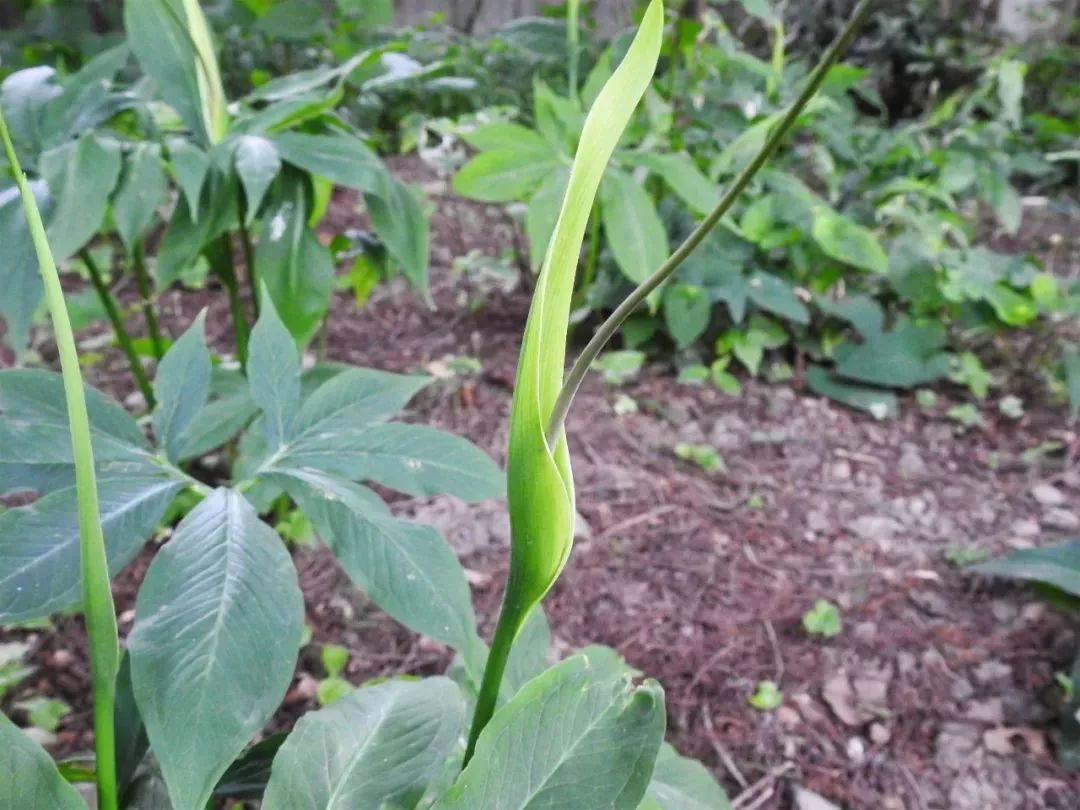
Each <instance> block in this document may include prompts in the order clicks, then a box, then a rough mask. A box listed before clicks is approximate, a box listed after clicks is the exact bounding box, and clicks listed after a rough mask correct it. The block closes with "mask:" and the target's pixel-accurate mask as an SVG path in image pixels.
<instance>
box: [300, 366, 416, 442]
mask: <svg viewBox="0 0 1080 810" xmlns="http://www.w3.org/2000/svg"><path fill="white" fill-rule="evenodd" d="M430 382H431V378H430V377H424V376H421V375H418V374H391V373H390V372H388V371H376V370H375V369H370V368H349V369H346V370H345V371H342V372H341V373H340V374H336V375H334V376H333V377H331V378H330V379H329V380H328V381H327V382H325V383H323V384H322V385H320V386H319V387H318V388H317V389H316V390H315V392H314V393H312V394H311V396H309V397H308V398H307V399H305V400H304V404H303V405H302V406H301V408H300V413H299V415H298V416H297V417H296V430H297V432H299V433H303V432H307V431H309V430H312V431H326V432H332V431H334V430H336V429H338V428H341V427H355V426H356V425H367V424H372V423H375V422H385V421H386V420H387V419H390V418H391V417H393V416H394V415H395V414H397V413H398V412H399V411H400V410H401V409H402V408H404V407H405V406H406V405H407V404H408V402H409V400H410V399H412V398H413V396H414V395H415V394H416V392H417V391H419V390H420V389H421V388H423V387H424V386H426V385H427V384H428V383H430Z"/></svg>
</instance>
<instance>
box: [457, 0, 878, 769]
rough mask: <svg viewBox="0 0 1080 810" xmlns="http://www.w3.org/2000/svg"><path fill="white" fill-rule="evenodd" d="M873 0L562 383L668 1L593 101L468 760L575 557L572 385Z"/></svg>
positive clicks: (545, 299) (518, 471) (786, 125)
mask: <svg viewBox="0 0 1080 810" xmlns="http://www.w3.org/2000/svg"><path fill="white" fill-rule="evenodd" d="M871 3H872V0H860V2H859V5H858V6H857V7H856V8H855V10H854V12H853V13H852V15H851V18H850V19H849V21H848V23H847V25H846V26H845V27H844V30H843V31H842V32H841V33H840V35H839V36H838V37H837V39H836V40H835V41H834V42H833V43H832V44H831V45H830V46H829V48H828V49H827V50H826V52H825V54H824V55H823V56H822V58H821V61H820V62H819V63H818V65H817V66H816V67H815V68H814V70H813V72H812V73H811V74H810V77H809V78H808V80H807V82H806V86H805V87H804V88H803V89H802V91H801V92H800V93H799V95H798V97H797V98H796V99H795V101H794V102H792V104H791V106H790V107H789V108H788V109H787V110H786V111H785V113H784V114H783V116H781V117H780V118H779V119H778V120H777V122H776V124H775V126H774V127H773V128H772V130H771V131H770V132H769V134H768V137H767V138H766V139H765V143H764V144H763V145H762V147H761V149H760V151H759V152H758V154H757V155H756V156H755V157H754V158H753V160H751V161H750V163H749V164H748V165H747V166H746V167H745V168H744V169H743V170H742V172H741V173H740V174H739V175H738V176H737V177H736V178H735V180H734V181H733V182H732V184H731V185H730V186H729V187H728V189H727V190H726V192H725V193H724V195H723V197H722V198H721V200H720V202H719V203H718V204H717V206H716V208H715V209H714V210H713V211H712V212H711V213H709V215H708V216H707V217H705V219H704V220H703V221H702V223H701V224H700V225H699V226H698V227H697V228H696V229H695V230H694V232H693V233H692V234H691V235H690V236H689V237H688V238H687V239H686V241H685V242H683V244H682V245H681V246H680V247H679V248H678V249H677V250H676V251H675V252H674V253H673V254H672V255H671V257H670V258H669V259H668V260H667V261H666V262H664V263H663V265H661V266H660V267H659V268H657V270H655V271H654V272H653V273H652V275H650V276H649V277H648V278H647V279H645V281H644V282H642V283H641V285H640V286H638V287H637V289H635V290H634V291H633V292H632V293H631V294H630V295H629V296H627V298H626V299H625V300H624V301H623V302H622V303H621V304H620V305H619V306H618V307H616V309H615V311H614V312H613V313H612V314H611V316H610V317H609V318H608V319H607V320H606V321H605V322H604V324H603V325H602V326H601V327H600V328H599V330H597V332H596V334H595V335H594V337H593V338H592V340H591V341H590V342H589V344H588V346H586V348H585V350H584V351H583V352H582V353H581V355H580V356H579V357H578V359H577V360H576V361H575V362H574V365H573V367H572V369H571V370H570V373H569V375H567V376H566V379H565V382H564V378H563V369H564V363H565V359H566V335H567V329H568V326H569V315H570V302H571V296H572V293H573V288H574V275H575V271H576V269H577V262H578V257H579V254H580V252H581V245H582V242H583V240H584V236H585V229H586V226H587V224H588V219H589V213H590V211H591V209H592V206H593V202H594V200H595V198H596V194H597V190H598V189H599V186H600V180H601V178H602V176H603V174H604V170H605V168H606V166H607V163H608V161H609V159H610V158H611V155H612V153H613V152H614V150H615V146H616V145H617V143H618V141H619V139H620V138H621V136H622V133H623V130H624V129H625V128H626V126H627V124H628V123H629V121H630V117H631V115H632V114H633V112H634V108H635V107H636V106H637V104H638V102H639V101H640V100H641V98H642V96H643V95H644V94H645V91H646V89H647V88H648V85H649V82H650V81H651V79H652V76H653V72H654V71H655V69H656V64H657V61H658V59H659V54H660V45H661V40H662V38H663V28H664V8H663V3H662V2H661V0H652V2H650V4H649V6H648V9H647V10H646V12H645V15H644V17H643V18H642V21H641V26H640V28H639V29H638V32H637V35H636V36H635V37H634V41H633V42H632V43H631V45H630V48H629V50H628V51H627V53H626V56H625V57H624V58H623V61H622V63H621V64H620V65H619V67H618V69H617V70H616V71H615V73H614V74H613V75H612V76H611V78H610V79H609V80H608V82H607V84H605V85H604V88H603V90H601V92H600V94H599V95H598V96H597V98H596V101H595V103H594V104H593V106H592V109H591V110H590V111H589V114H588V116H587V117H586V119H585V124H584V127H583V129H582V133H581V139H580V141H579V145H578V150H577V154H576V155H575V157H574V164H573V167H572V169H571V173H570V181H569V184H568V186H567V189H566V194H565V197H564V199H563V203H562V208H561V210H560V213H559V218H558V220H557V223H556V226H555V231H554V233H553V234H552V237H551V241H550V242H549V244H548V248H547V253H546V255H545V259H544V262H543V265H542V268H541V271H540V275H539V277H538V279H537V284H536V291H535V293H534V294H533V300H532V306H531V308H530V310H529V317H528V321H527V322H526V325H525V334H524V336H523V338H522V345H521V356H520V358H519V361H518V372H517V379H516V383H515V387H514V400H513V404H512V406H511V411H510V440H509V446H508V450H507V480H508V489H507V494H508V501H509V508H510V534H511V549H510V573H509V575H508V578H507V583H506V593H505V594H504V596H503V604H502V609H501V611H500V613H499V619H498V623H497V625H496V628H495V636H494V638H493V640H492V646H491V652H490V654H489V656H488V662H487V666H486V667H485V669H484V676H483V681H482V683H481V687H480V694H479V696H478V698H477V703H476V710H475V713H474V715H473V723H472V728H471V730H470V732H469V740H468V745H467V747H466V751H465V758H464V763H465V764H466V765H467V764H468V762H469V760H470V759H471V758H472V755H473V752H474V750H475V747H476V741H477V738H478V737H479V736H480V732H481V731H483V730H484V727H485V726H486V725H487V723H488V721H489V720H490V719H491V717H492V714H493V713H494V711H495V704H496V700H497V697H498V693H499V685H500V683H501V682H502V677H503V672H504V670H505V669H506V661H507V657H508V656H509V654H510V650H511V648H512V646H513V643H514V638H515V636H516V635H517V633H518V631H519V630H520V628H521V627H522V625H523V623H524V622H525V619H526V618H527V617H528V615H529V613H530V611H532V609H533V608H535V607H536V605H537V604H539V603H540V601H541V600H542V599H543V598H544V596H545V595H546V594H547V592H548V591H549V590H550V589H551V586H552V585H553V584H554V583H555V580H556V579H557V578H558V576H559V574H560V573H561V572H562V569H563V566H565V565H566V561H567V558H568V557H569V555H570V546H571V543H572V541H573V536H574V515H575V505H574V482H573V477H572V473H571V470H570V453H569V450H568V448H567V444H566V436H565V434H564V431H563V425H564V422H565V419H566V414H567V411H568V410H569V408H570V403H571V402H572V401H573V398H574V395H575V393H576V392H577V390H578V388H579V387H580V385H581V382H582V380H583V379H584V378H585V375H586V374H587V373H588V371H589V369H590V368H591V367H592V366H593V363H594V362H595V361H596V359H597V357H598V356H599V354H600V352H601V350H602V349H603V348H604V346H605V345H606V344H607V342H608V340H610V339H611V337H612V336H613V335H614V334H615V332H616V331H617V330H618V329H619V327H620V326H621V325H622V323H623V321H625V320H626V319H627V318H628V317H629V316H630V315H631V314H632V313H633V312H634V311H635V310H637V308H638V307H639V306H640V305H641V304H643V303H644V302H645V300H646V299H647V298H648V296H649V294H650V293H651V292H653V291H654V290H656V289H657V288H658V287H659V286H660V285H661V284H663V283H664V282H665V281H666V280H667V279H668V278H670V276H671V275H672V274H673V273H674V272H675V270H676V269H678V267H679V266H680V265H681V264H682V263H683V262H684V261H685V260H686V258H687V257H688V256H689V255H690V254H691V253H692V252H693V251H694V249H695V248H696V247H697V246H698V245H700V244H701V242H702V241H703V240H704V239H705V237H706V236H707V235H708V233H709V231H710V230H711V229H712V228H713V227H715V226H716V224H717V223H718V222H719V221H720V219H721V218H722V217H723V216H724V214H725V213H726V212H727V211H728V210H729V209H730V208H731V206H732V205H733V204H734V202H735V200H736V199H737V198H738V196H739V194H740V193H741V192H742V191H743V189H745V188H746V187H747V185H749V183H750V181H751V180H752V179H753V177H754V175H755V174H756V173H757V172H758V171H759V170H760V169H761V168H762V166H764V164H765V162H766V160H768V158H769V156H770V155H771V154H772V153H773V151H775V149H776V148H777V147H778V146H779V144H780V142H781V141H782V140H783V138H784V136H785V135H786V134H787V133H788V131H789V130H790V129H791V127H792V125H793V124H794V123H795V121H796V120H797V119H798V117H799V115H800V113H801V112H802V110H803V109H804V107H805V106H806V104H807V103H808V102H809V101H810V99H811V98H812V97H813V95H814V93H815V92H817V89H818V88H819V87H820V86H821V83H822V81H824V79H825V75H826V74H827V73H828V70H829V68H830V67H831V66H832V64H833V63H834V62H835V61H836V58H837V57H838V56H839V54H840V53H841V52H842V51H843V50H844V49H845V48H846V47H847V45H848V43H849V42H850V41H851V39H852V38H853V37H854V35H855V31H856V29H857V28H858V27H859V25H860V24H861V23H862V21H863V20H864V19H865V18H866V15H867V14H868V12H869V10H870V6H871Z"/></svg>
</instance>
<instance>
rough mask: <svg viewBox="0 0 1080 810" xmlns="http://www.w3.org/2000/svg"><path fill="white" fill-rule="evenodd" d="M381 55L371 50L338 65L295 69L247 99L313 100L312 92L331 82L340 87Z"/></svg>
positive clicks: (378, 51)
mask: <svg viewBox="0 0 1080 810" xmlns="http://www.w3.org/2000/svg"><path fill="white" fill-rule="evenodd" d="M380 54H381V51H380V50H379V49H373V50H369V51H364V52H362V53H358V54H357V55H356V56H354V57H352V58H351V59H349V60H347V61H345V62H343V63H342V64H340V65H332V66H326V67H317V68H312V69H311V70H296V71H293V72H292V73H289V74H287V75H284V76H278V77H276V78H274V79H271V80H270V81H268V82H267V83H266V84H263V85H260V86H259V87H257V88H255V90H253V91H252V92H251V94H250V95H249V96H248V97H247V100H248V101H264V102H278V101H287V100H290V99H297V98H302V99H309V98H312V95H311V94H312V91H315V90H319V89H320V88H323V87H325V86H326V85H328V84H330V83H331V82H334V83H335V84H340V83H341V82H342V81H343V80H344V78H345V77H347V76H348V75H349V74H350V73H352V72H353V71H355V70H361V69H363V68H365V67H368V66H370V65H372V64H374V63H375V62H377V61H378V60H379V56H380Z"/></svg>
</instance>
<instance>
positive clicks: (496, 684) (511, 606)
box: [461, 580, 522, 770]
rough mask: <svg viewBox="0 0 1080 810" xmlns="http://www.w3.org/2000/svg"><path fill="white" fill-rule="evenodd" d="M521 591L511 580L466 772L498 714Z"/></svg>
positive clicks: (468, 749) (493, 641)
mask: <svg viewBox="0 0 1080 810" xmlns="http://www.w3.org/2000/svg"><path fill="white" fill-rule="evenodd" d="M519 591H520V588H518V587H516V586H515V584H514V582H513V581H510V580H508V581H507V583H506V594H505V595H504V597H503V605H502V609H501V610H500V611H499V620H498V623H497V624H496V625H495V635H494V637H493V638H492V639H491V652H490V653H488V660H487V664H486V665H485V666H484V678H483V682H482V683H481V684H480V694H479V695H478V696H477V698H476V709H475V711H473V719H472V726H471V728H470V729H469V741H468V744H467V745H466V746H465V758H464V759H463V760H462V763H461V767H462V769H463V770H464V768H465V766H467V765H468V764H469V760H471V759H472V756H473V754H474V753H475V752H476V741H477V740H478V739H479V738H480V732H482V731H483V730H484V728H485V727H486V726H487V724H488V723H489V722H490V720H491V717H492V715H494V714H495V706H496V704H497V703H498V701H499V688H500V686H501V685H502V679H503V674H504V673H505V672H506V662H507V661H508V660H509V658H510V651H511V650H512V649H513V646H514V636H515V635H516V634H517V629H518V627H520V626H521V619H522V615H521V604H520V602H512V601H511V600H512V599H513V598H514V597H513V595H514V594H517V593H518V592H519Z"/></svg>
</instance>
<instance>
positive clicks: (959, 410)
mask: <svg viewBox="0 0 1080 810" xmlns="http://www.w3.org/2000/svg"><path fill="white" fill-rule="evenodd" d="M946 415H947V416H948V417H949V418H950V419H952V420H953V421H954V422H956V423H957V424H958V425H959V426H960V428H961V430H962V431H965V430H970V429H971V428H977V427H982V426H983V418H982V414H981V413H979V409H978V408H976V407H975V406H974V405H972V404H971V403H970V402H965V403H964V404H963V405H953V407H951V408H949V410H948V411H947V412H946Z"/></svg>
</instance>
